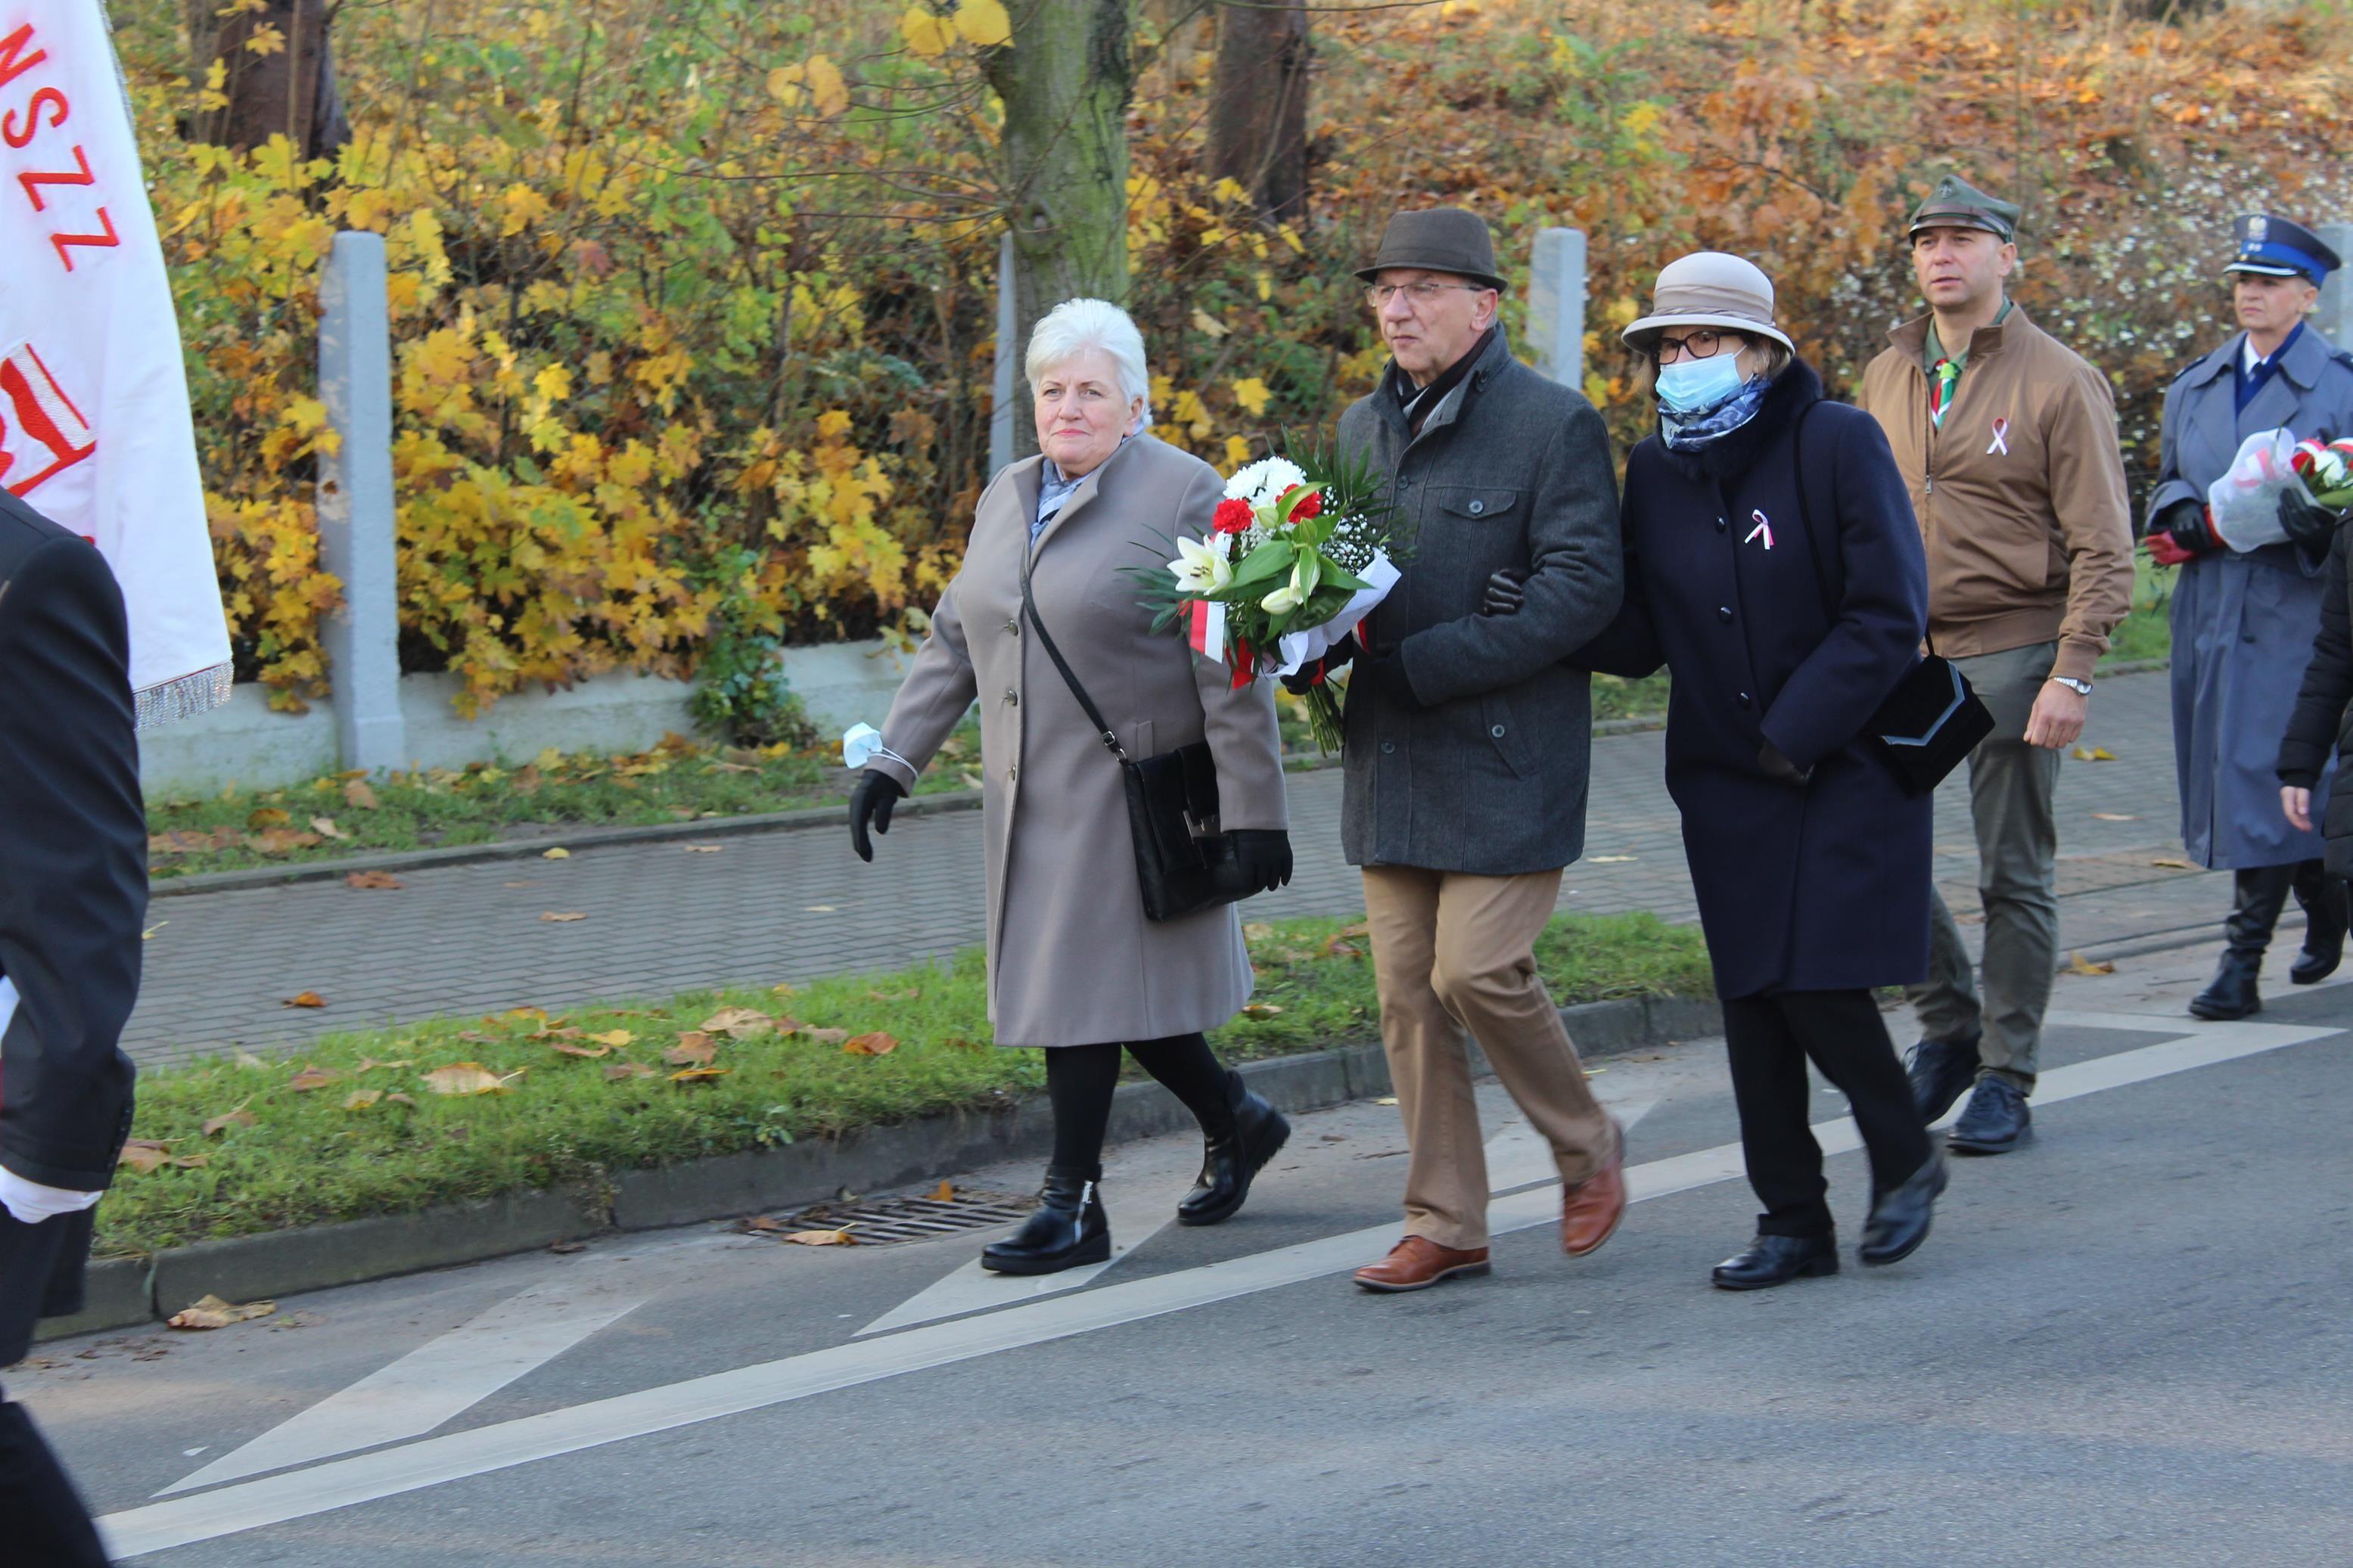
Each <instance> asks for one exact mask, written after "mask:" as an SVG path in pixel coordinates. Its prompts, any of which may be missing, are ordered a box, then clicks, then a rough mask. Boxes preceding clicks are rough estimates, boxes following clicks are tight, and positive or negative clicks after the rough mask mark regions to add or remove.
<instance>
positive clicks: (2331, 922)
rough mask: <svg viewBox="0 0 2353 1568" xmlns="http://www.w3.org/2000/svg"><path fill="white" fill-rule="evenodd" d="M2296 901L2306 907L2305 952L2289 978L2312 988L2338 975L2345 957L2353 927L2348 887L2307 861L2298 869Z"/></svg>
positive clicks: (2317, 862) (2316, 862) (2314, 861)
mask: <svg viewBox="0 0 2353 1568" xmlns="http://www.w3.org/2000/svg"><path fill="white" fill-rule="evenodd" d="M2295 901H2296V902H2297V903H2299V904H2301V905H2303V906H2304V951H2303V952H2299V953H2297V954H2296V955H2295V963H2294V964H2292V965H2290V966H2289V969H2288V972H2287V977H2288V979H2289V981H2291V982H2292V983H2293V984H2297V985H2312V984H2317V983H2318V982H2320V981H2323V980H2326V979H2327V978H2328V977H2329V976H2330V975H2332V974H2334V973H2337V964H2338V963H2342V962H2343V961H2344V958H2345V936H2346V932H2347V931H2348V928H2353V907H2348V894H2347V890H2346V887H2345V884H2344V883H2343V882H2342V881H2341V880H2339V879H2337V878H2335V877H2332V876H2330V875H2328V874H2327V872H2326V871H2325V870H2323V869H2322V868H2321V864H2320V862H2319V861H2317V860H2307V861H2306V862H2305V863H2304V864H2303V865H2301V866H2298V867H2297V868H2295Z"/></svg>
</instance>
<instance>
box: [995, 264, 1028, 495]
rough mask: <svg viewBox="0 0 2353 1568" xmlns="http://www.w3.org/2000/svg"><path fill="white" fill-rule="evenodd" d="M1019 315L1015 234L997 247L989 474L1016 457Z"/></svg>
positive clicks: (997, 471)
mask: <svg viewBox="0 0 2353 1568" xmlns="http://www.w3.org/2000/svg"><path fill="white" fill-rule="evenodd" d="M1019 321H1020V318H1019V316H1018V313H1017V312H1016V311H1015V310H1014V308H1013V235H1012V233H1011V231H1009V230H1008V232H1007V233H1006V235H1005V237H1004V238H1003V239H1001V240H999V241H998V242H997V379H996V380H995V381H994V382H992V383H991V384H990V398H989V405H988V477H989V478H990V479H995V478H996V477H997V474H998V473H999V472H1000V471H1002V470H1003V468H1005V465H1006V464H1008V463H1009V462H1011V461H1012V460H1013V389H1014V387H1015V386H1016V385H1018V384H1019V382H1020V372H1019V368H1018V367H1019V363H1020V354H1021V345H1020V344H1018V343H1017V342H1014V341H1013V339H1014V337H1015V336H1016V334H1017V333H1018V331H1019V330H1020V327H1019Z"/></svg>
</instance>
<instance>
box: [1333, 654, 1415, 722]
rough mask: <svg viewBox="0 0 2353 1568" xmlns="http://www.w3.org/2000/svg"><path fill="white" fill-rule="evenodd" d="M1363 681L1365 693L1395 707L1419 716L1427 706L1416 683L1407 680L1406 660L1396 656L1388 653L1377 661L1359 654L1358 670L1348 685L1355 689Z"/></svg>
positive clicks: (1352, 674)
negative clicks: (1418, 694) (1418, 692)
mask: <svg viewBox="0 0 2353 1568" xmlns="http://www.w3.org/2000/svg"><path fill="white" fill-rule="evenodd" d="M1360 680H1361V681H1363V682H1364V683H1365V689H1366V690H1368V691H1370V692H1371V693H1372V694H1373V695H1374V696H1375V697H1377V698H1378V699H1379V700H1381V701H1383V702H1386V703H1388V704H1389V705H1390V706H1392V707H1395V708H1400V709H1403V710H1405V711H1407V712H1409V713H1418V712H1419V711H1420V710H1422V708H1423V707H1424V706H1425V704H1424V703H1423V702H1422V700H1421V699H1420V698H1419V697H1417V696H1415V695H1414V692H1413V682H1411V681H1410V680H1408V679H1406V675H1405V660H1404V659H1402V658H1398V656H1397V655H1396V654H1393V653H1385V654H1382V655H1381V656H1380V657H1379V658H1364V657H1363V656H1362V655H1359V656H1358V657H1357V659H1356V669H1355V670H1354V671H1353V672H1351V673H1350V675H1349V677H1348V683H1349V684H1350V685H1351V686H1354V685H1355V684H1356V682H1358V681H1360Z"/></svg>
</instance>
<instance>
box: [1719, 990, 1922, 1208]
mask: <svg viewBox="0 0 2353 1568" xmlns="http://www.w3.org/2000/svg"><path fill="white" fill-rule="evenodd" d="M1724 1039H1725V1050H1726V1052H1727V1054H1728V1055H1729V1056H1730V1058H1731V1062H1732V1095H1733V1099H1734V1100H1735V1101H1736V1102H1737V1103H1738V1105H1739V1107H1740V1149H1741V1153H1742V1155H1743V1156H1744V1157H1745V1158H1746V1161H1747V1163H1748V1184H1749V1185H1750V1186H1752V1187H1754V1188H1756V1189H1757V1201H1758V1202H1760V1203H1762V1204H1763V1205H1765V1212H1764V1213H1763V1214H1761V1215H1757V1234H1759V1235H1760V1236H1802V1237H1818V1236H1828V1235H1830V1234H1831V1229H1832V1226H1831V1208H1830V1204H1829V1202H1828V1194H1829V1190H1830V1189H1829V1184H1827V1183H1825V1182H1824V1181H1823V1180H1822V1148H1821V1145H1820V1144H1819V1143H1817V1142H1814V1134H1813V1131H1812V1128H1811V1126H1810V1123H1809V1120H1808V1117H1807V1104H1808V1100H1809V1099H1810V1095H1811V1089H1810V1086H1809V1084H1808V1083H1807V1081H1806V1062H1807V1059H1808V1058H1811V1059H1812V1061H1813V1064H1814V1065H1815V1066H1816V1067H1818V1068H1821V1070H1822V1076H1823V1077H1824V1078H1826V1079H1830V1080H1831V1083H1833V1084H1835V1085H1836V1086H1837V1087H1838V1089H1839V1092H1840V1093H1841V1094H1843V1095H1845V1096H1846V1099H1847V1104H1848V1106H1849V1108H1850V1109H1851V1110H1852V1111H1853V1113H1854V1121H1855V1126H1856V1127H1857V1128H1858V1129H1860V1130H1861V1131H1862V1145H1863V1148H1864V1149H1865V1150H1867V1151H1868V1152H1869V1153H1870V1155H1871V1187H1872V1192H1873V1195H1874V1197H1875V1196H1876V1195H1877V1194H1880V1193H1883V1192H1885V1191H1887V1190H1888V1189H1889V1188H1891V1187H1895V1186H1899V1185H1901V1184H1903V1183H1904V1182H1905V1179H1907V1178H1908V1177H1910V1176H1911V1175H1912V1174H1913V1173H1914V1172H1915V1171H1917V1170H1919V1168H1920V1167H1921V1165H1922V1164H1923V1163H1926V1161H1927V1159H1928V1155H1929V1142H1928V1130H1927V1128H1926V1127H1925V1126H1923V1125H1922V1124H1921V1121H1920V1114H1919V1112H1918V1111H1917V1110H1915V1109H1914V1107H1913V1103H1912V1089H1911V1085H1910V1084H1909V1083H1907V1082H1906V1081H1905V1077H1904V1068H1903V1064H1902V1063H1900V1062H1898V1061H1897V1060H1896V1059H1895V1044H1894V1041H1893V1040H1891V1039H1889V1038H1888V1037H1887V1024H1886V1021H1885V1020H1884V1019H1883V1018H1882V1017H1881V1016H1880V1015H1879V1007H1878V1005H1877V1004H1876V1003H1874V1002H1873V1000H1872V998H1871V993H1869V992H1868V991H1792V992H1787V993H1784V994H1779V995H1774V996H1747V997H1743V998H1741V999H1740V1000H1738V1001H1733V1002H1726V1003H1725V1005H1724Z"/></svg>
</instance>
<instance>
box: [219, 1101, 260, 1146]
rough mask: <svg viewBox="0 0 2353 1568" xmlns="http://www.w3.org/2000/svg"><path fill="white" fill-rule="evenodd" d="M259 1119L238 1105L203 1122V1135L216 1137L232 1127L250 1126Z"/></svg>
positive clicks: (255, 1123)
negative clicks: (234, 1108)
mask: <svg viewBox="0 0 2353 1568" xmlns="http://www.w3.org/2000/svg"><path fill="white" fill-rule="evenodd" d="M259 1121H261V1118H259V1117H258V1116H256V1115H254V1113H253V1112H252V1111H250V1110H247V1109H246V1108H245V1107H244V1106H242V1105H240V1106H238V1107H237V1109H236V1110H224V1111H222V1112H221V1113H220V1114H219V1115H218V1116H216V1117H213V1118H212V1119H211V1120H209V1121H206V1123H205V1136H206V1137H207V1138H217V1137H219V1136H220V1135H221V1134H222V1133H224V1132H226V1131H228V1130H229V1129H230V1128H232V1127H252V1126H255V1125H257V1124H258V1123H259Z"/></svg>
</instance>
